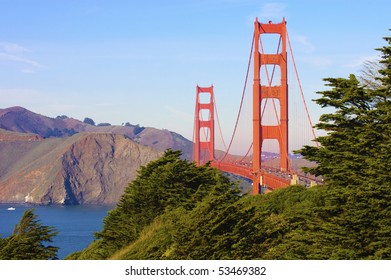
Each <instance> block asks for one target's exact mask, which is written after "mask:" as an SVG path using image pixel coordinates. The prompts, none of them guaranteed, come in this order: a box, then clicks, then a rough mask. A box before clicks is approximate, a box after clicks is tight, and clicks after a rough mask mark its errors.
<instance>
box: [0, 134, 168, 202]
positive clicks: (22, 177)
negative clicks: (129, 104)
mask: <svg viewBox="0 0 391 280" xmlns="http://www.w3.org/2000/svg"><path fill="white" fill-rule="evenodd" d="M0 153H1V158H2V161H1V162H2V163H1V164H0V202H29V203H39V204H52V203H54V204H83V203H86V204H103V203H104V204H110V203H116V202H117V201H118V199H119V197H120V196H121V194H122V192H123V189H124V188H125V187H126V186H127V184H128V183H129V182H130V181H131V180H132V179H134V178H135V176H136V174H137V169H138V168H139V167H140V165H145V164H146V163H147V162H149V161H150V160H152V159H156V158H157V157H158V156H159V154H160V153H159V152H157V151H155V150H153V149H151V148H149V147H145V146H143V145H139V144H137V143H135V142H134V141H132V140H130V139H128V138H126V137H125V136H123V135H115V134H110V133H78V134H75V135H73V136H71V137H68V138H50V139H41V140H39V141H25V140H20V141H0ZM5 162H6V163H7V164H5Z"/></svg>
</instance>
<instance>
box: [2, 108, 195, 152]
mask: <svg viewBox="0 0 391 280" xmlns="http://www.w3.org/2000/svg"><path fill="white" fill-rule="evenodd" d="M0 129H4V130H7V131H13V132H20V133H29V134H37V135H39V136H40V137H42V138H53V137H67V136H72V135H74V134H76V133H79V132H100V133H114V134H122V135H126V136H127V137H129V138H130V139H133V140H135V141H136V142H137V143H140V144H142V145H144V146H149V147H152V148H154V149H156V150H158V151H164V150H166V149H168V148H172V149H174V150H181V151H182V152H183V157H184V158H187V159H190V158H191V151H192V142H191V141H189V140H187V139H186V138H184V137H183V136H181V135H179V134H177V133H175V132H171V131H168V130H164V129H163V130H162V129H156V128H152V127H140V126H139V125H131V124H129V123H128V124H127V125H125V126H115V125H108V126H94V125H90V124H87V123H84V122H82V121H79V120H76V119H73V118H68V117H57V118H49V117H46V116H43V115H40V114H36V113H34V112H31V111H29V110H27V109H25V108H22V107H11V108H7V109H0ZM0 134H1V133H0Z"/></svg>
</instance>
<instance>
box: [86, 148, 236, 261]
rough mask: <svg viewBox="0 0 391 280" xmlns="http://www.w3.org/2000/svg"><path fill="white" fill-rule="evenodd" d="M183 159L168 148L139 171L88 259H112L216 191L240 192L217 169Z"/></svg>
mask: <svg viewBox="0 0 391 280" xmlns="http://www.w3.org/2000/svg"><path fill="white" fill-rule="evenodd" d="M180 157H181V152H180V151H173V150H171V149H169V150H167V151H165V153H164V155H163V156H162V157H161V158H159V159H158V160H156V161H152V162H150V163H148V164H147V165H146V166H143V167H141V168H140V170H139V172H138V176H137V178H136V179H135V180H133V181H132V182H131V183H130V184H129V186H128V187H127V188H126V189H125V191H124V194H123V195H122V197H121V199H120V201H119V203H118V205H117V207H116V208H115V209H113V210H112V211H110V212H109V214H108V216H107V217H106V218H105V219H104V227H103V230H102V231H101V232H98V233H97V234H96V237H97V238H98V240H97V241H95V243H94V244H93V246H92V247H94V249H93V250H89V249H87V250H86V251H85V253H86V255H88V257H87V258H107V257H109V256H110V255H111V254H112V253H114V252H115V251H116V250H118V249H120V248H122V247H124V246H126V245H128V244H130V243H132V242H134V241H135V240H136V239H137V238H138V237H139V235H140V232H141V231H142V230H143V229H144V228H145V227H146V226H148V225H150V224H151V223H152V222H153V221H154V219H155V218H157V217H158V216H160V215H162V214H164V213H165V212H167V211H170V210H173V209H175V208H177V207H181V208H183V209H184V210H185V211H190V210H191V209H193V208H194V207H195V206H196V204H197V202H199V201H201V200H202V199H203V198H204V197H205V196H207V195H209V194H211V193H213V192H226V191H227V190H229V191H230V192H232V193H233V194H237V193H238V190H237V189H233V183H231V182H230V181H229V179H228V178H226V177H225V176H223V175H222V174H221V172H220V171H218V170H217V169H214V168H211V167H210V166H209V165H205V166H200V167H198V166H196V165H195V163H193V162H189V161H187V160H182V159H181V158H180ZM90 249H91V248H90ZM87 253H88V254H87Z"/></svg>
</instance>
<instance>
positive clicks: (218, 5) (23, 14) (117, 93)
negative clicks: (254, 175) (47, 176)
mask: <svg viewBox="0 0 391 280" xmlns="http://www.w3.org/2000/svg"><path fill="white" fill-rule="evenodd" d="M390 15H391V4H389V1H377V0H373V1H358V0H356V1H335V0H327V1H304V0H303V1H300V0H298V1H293V0H292V1H275V2H268V1H255V0H210V1H206V0H198V1H183V0H182V1H179V0H168V1H155V0H143V1H119V0H111V1H89V0H84V1H76V0H51V1H49V0H46V1H45V0H0V108H6V107H10V106H15V105H19V106H23V107H26V108H27V109H29V110H32V111H35V112H39V113H41V114H44V115H47V116H51V117H56V116H57V115H62V114H65V115H68V116H69V117H74V118H78V119H81V120H83V119H84V117H90V118H92V119H94V120H95V122H96V123H100V122H109V123H112V124H118V125H120V124H121V123H124V122H130V123H132V124H140V125H144V126H152V127H156V128H165V129H169V130H172V131H176V132H178V133H180V134H182V135H184V136H185V137H187V138H190V139H191V138H192V134H193V119H194V116H193V114H194V102H195V86H196V85H197V84H199V85H200V86H209V85H210V84H213V85H214V87H215V95H216V102H217V104H218V106H219V116H220V118H221V122H222V127H223V130H224V131H226V132H225V133H226V134H227V135H229V134H230V132H232V129H233V124H234V120H235V116H236V112H237V110H238V105H239V102H240V96H241V91H242V87H243V81H244V76H245V72H246V65H247V59H248V55H249V51H250V45H251V39H252V34H253V22H254V20H255V17H258V18H259V20H260V21H261V22H267V21H269V20H272V21H273V22H280V21H281V20H282V18H283V17H285V18H286V20H287V22H288V25H287V28H288V33H289V36H290V39H291V43H292V48H293V52H294V55H295V60H296V64H297V67H298V70H299V73H300V79H301V82H302V86H303V89H304V92H305V96H306V99H307V101H308V102H309V110H310V113H311V115H312V118H313V120H314V121H316V120H317V119H318V117H319V115H320V114H321V113H322V112H323V111H322V110H321V109H320V108H319V107H317V106H316V105H314V104H313V102H311V101H310V100H311V99H313V98H316V94H315V92H316V91H319V90H322V89H323V88H324V87H323V81H322V79H323V78H326V77H347V76H348V75H349V74H350V73H358V72H359V70H360V68H361V64H362V62H363V61H365V60H368V59H369V60H372V59H374V58H376V57H377V55H378V52H377V51H375V50H374V49H375V48H377V47H381V46H383V45H384V40H383V39H382V37H384V36H390V32H389V31H388V29H389V28H391V20H390V19H391V17H390ZM249 87H250V88H251V82H250V84H249ZM226 141H227V140H226Z"/></svg>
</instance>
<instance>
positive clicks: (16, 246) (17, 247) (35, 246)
mask: <svg viewBox="0 0 391 280" xmlns="http://www.w3.org/2000/svg"><path fill="white" fill-rule="evenodd" d="M55 235H57V232H56V231H55V229H54V228H53V227H50V226H44V225H41V224H40V222H39V220H38V219H37V215H35V214H34V209H31V210H26V211H25V212H24V214H23V217H22V218H21V220H20V222H19V224H18V225H16V226H15V229H14V232H13V233H12V235H11V236H10V237H8V238H6V239H3V240H1V242H0V245H1V246H0V259H3V260H45V259H55V258H56V256H57V251H58V248H57V247H54V246H50V245H46V244H47V243H50V242H52V238H53V237H54V236H55Z"/></svg>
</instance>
